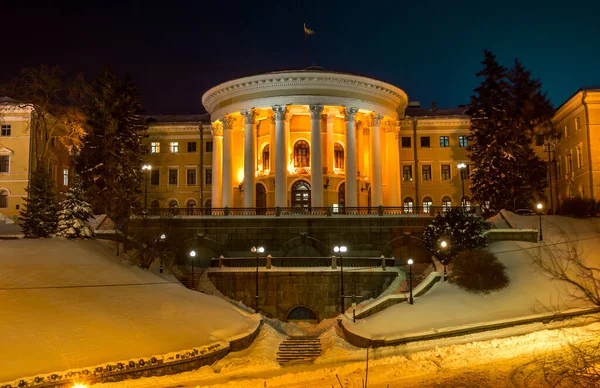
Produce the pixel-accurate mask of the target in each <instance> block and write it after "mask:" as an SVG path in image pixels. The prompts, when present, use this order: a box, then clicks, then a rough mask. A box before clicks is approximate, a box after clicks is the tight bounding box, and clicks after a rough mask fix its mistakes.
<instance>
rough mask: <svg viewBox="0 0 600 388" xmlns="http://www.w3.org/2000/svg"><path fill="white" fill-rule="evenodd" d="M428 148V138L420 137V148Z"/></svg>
mask: <svg viewBox="0 0 600 388" xmlns="http://www.w3.org/2000/svg"><path fill="white" fill-rule="evenodd" d="M429 147H431V141H430V140H429V136H421V148H429Z"/></svg>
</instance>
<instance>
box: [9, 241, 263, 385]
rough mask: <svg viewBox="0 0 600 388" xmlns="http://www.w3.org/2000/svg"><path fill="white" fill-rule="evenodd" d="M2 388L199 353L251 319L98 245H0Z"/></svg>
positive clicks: (249, 326)
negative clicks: (51, 375) (50, 375)
mask: <svg viewBox="0 0 600 388" xmlns="http://www.w3.org/2000/svg"><path fill="white" fill-rule="evenodd" d="M0 311H1V312H2V318H3V319H2V320H1V321H0V333H2V341H1V344H2V346H0V382H3V381H9V380H12V379H16V378H20V377H25V376H31V375H35V374H39V373H47V372H54V371H62V370H66V369H70V368H78V367H89V366H93V365H98V364H101V363H104V362H109V361H116V360H123V359H128V358H135V357H148V356H152V355H160V354H164V353H168V352H172V351H177V350H181V349H188V348H192V347H200V346H203V345H207V344H210V343H214V342H216V341H227V340H228V339H230V338H232V337H234V336H237V335H242V334H245V333H250V332H252V331H254V330H255V329H256V327H257V325H258V323H259V318H258V316H257V315H249V314H247V313H245V312H243V311H241V310H239V309H237V308H235V307H234V306H232V305H231V304H229V303H227V302H225V301H223V300H222V299H219V298H217V297H213V296H208V295H204V294H202V293H199V292H194V291H191V290H188V289H186V288H185V287H183V286H182V285H181V284H179V283H178V282H177V281H176V280H175V279H174V278H173V277H172V276H170V275H165V276H162V275H158V274H153V273H152V272H149V271H145V270H142V269H140V268H138V267H134V266H131V265H129V264H128V263H126V262H122V261H120V260H119V258H116V257H115V256H114V252H113V251H109V250H108V248H107V247H106V246H105V245H104V244H103V243H102V242H99V241H66V240H59V239H46V240H10V241H9V240H6V241H2V240H0Z"/></svg>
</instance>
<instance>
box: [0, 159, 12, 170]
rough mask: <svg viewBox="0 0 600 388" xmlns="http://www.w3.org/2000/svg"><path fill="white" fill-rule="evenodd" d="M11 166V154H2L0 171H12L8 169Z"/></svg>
mask: <svg viewBox="0 0 600 388" xmlns="http://www.w3.org/2000/svg"><path fill="white" fill-rule="evenodd" d="M9 166H10V156H9V155H0V172H10V171H9V170H8V168H9Z"/></svg>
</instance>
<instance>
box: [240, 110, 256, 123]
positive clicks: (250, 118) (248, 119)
mask: <svg viewBox="0 0 600 388" xmlns="http://www.w3.org/2000/svg"><path fill="white" fill-rule="evenodd" d="M240 113H241V114H242V117H243V118H244V123H245V124H252V125H254V123H255V122H256V116H258V112H257V111H256V109H254V108H252V109H244V110H241V111H240Z"/></svg>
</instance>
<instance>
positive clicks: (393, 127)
mask: <svg viewBox="0 0 600 388" xmlns="http://www.w3.org/2000/svg"><path fill="white" fill-rule="evenodd" d="M381 126H382V127H383V131H384V132H385V133H389V132H398V131H400V122H398V121H396V120H392V119H385V120H383V121H382V122H381Z"/></svg>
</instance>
